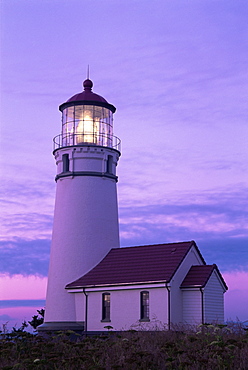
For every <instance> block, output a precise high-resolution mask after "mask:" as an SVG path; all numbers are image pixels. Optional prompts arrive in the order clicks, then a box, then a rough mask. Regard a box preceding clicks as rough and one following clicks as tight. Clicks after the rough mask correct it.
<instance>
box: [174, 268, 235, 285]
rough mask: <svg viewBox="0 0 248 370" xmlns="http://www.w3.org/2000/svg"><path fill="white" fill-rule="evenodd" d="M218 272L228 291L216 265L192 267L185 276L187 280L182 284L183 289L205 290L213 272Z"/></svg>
mask: <svg viewBox="0 0 248 370" xmlns="http://www.w3.org/2000/svg"><path fill="white" fill-rule="evenodd" d="M214 270H216V271H217V273H218V275H219V277H220V279H221V281H222V283H223V285H224V287H225V288H226V290H227V289H228V287H227V285H226V283H225V281H224V279H223V277H222V275H221V273H220V271H219V269H218V267H217V266H216V265H215V264H214V265H197V266H191V268H190V270H189V272H188V273H187V275H186V276H185V279H184V280H183V282H182V284H181V288H193V287H197V288H204V286H205V285H206V284H207V282H208V279H209V278H210V276H211V274H212V273H213V271H214Z"/></svg>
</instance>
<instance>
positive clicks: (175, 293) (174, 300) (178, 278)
mask: <svg viewBox="0 0 248 370" xmlns="http://www.w3.org/2000/svg"><path fill="white" fill-rule="evenodd" d="M202 264H203V263H202V260H201V258H200V256H199V253H198V252H197V250H196V248H195V247H192V248H191V249H190V251H189V253H188V254H187V255H186V256H185V258H184V260H183V261H182V263H181V265H180V267H179V269H178V270H177V272H176V273H175V275H174V277H173V279H172V281H171V323H172V324H179V323H182V322H183V293H182V290H181V289H180V285H181V284H182V282H183V280H184V278H185V276H186V275H187V273H188V271H189V269H190V267H191V266H192V265H202Z"/></svg>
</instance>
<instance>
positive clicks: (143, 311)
mask: <svg viewBox="0 0 248 370" xmlns="http://www.w3.org/2000/svg"><path fill="white" fill-rule="evenodd" d="M140 321H150V294H149V292H148V291H147V290H143V291H142V292H140Z"/></svg>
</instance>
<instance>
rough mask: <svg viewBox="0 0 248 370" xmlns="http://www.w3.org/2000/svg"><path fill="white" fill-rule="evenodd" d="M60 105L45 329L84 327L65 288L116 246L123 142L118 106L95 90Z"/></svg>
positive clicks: (87, 82)
mask: <svg viewBox="0 0 248 370" xmlns="http://www.w3.org/2000/svg"><path fill="white" fill-rule="evenodd" d="M92 87H93V83H92V81H91V80H90V79H86V80H85V81H84V83H83V89H84V90H83V91H82V92H80V93H78V94H76V95H74V96H72V97H71V98H70V99H69V100H67V101H66V102H65V103H63V104H61V105H60V106H59V110H60V111H61V113H62V129H61V133H60V134H59V135H58V136H56V137H55V138H54V150H53V155H54V158H55V162H56V167H57V174H56V177H55V181H56V199H55V210H54V224H53V233H52V243H51V254H50V265H49V274H48V286H47V296H46V311H45V320H44V324H43V325H41V326H40V327H39V331H43V330H45V331H46V330H61V329H62V330H63V329H72V330H77V329H80V327H81V329H82V330H84V329H83V325H84V323H83V321H82V322H79V321H78V319H77V313H76V310H77V308H76V307H77V305H76V303H75V299H76V298H75V295H74V294H70V293H68V292H67V291H66V289H65V286H66V285H67V284H69V283H70V282H73V281H74V280H76V279H78V278H79V277H80V276H82V275H84V274H86V273H87V272H88V271H90V270H91V269H92V268H93V267H95V266H96V265H97V264H98V263H99V262H100V261H101V260H102V259H103V257H105V255H106V254H107V253H108V252H109V251H110V249H111V248H118V247H119V246H120V244H119V224H118V204H117V189H116V183H117V176H116V167H117V163H118V160H119V157H120V140H119V139H118V138H117V137H115V136H114V135H113V114H114V113H115V111H116V108H115V107H114V106H113V105H111V104H109V103H108V102H107V101H106V100H105V99H104V98H103V97H102V96H100V95H98V94H96V93H94V92H93V91H92Z"/></svg>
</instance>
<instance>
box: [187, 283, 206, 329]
mask: <svg viewBox="0 0 248 370" xmlns="http://www.w3.org/2000/svg"><path fill="white" fill-rule="evenodd" d="M182 293H183V323H187V324H190V325H199V324H201V323H202V295H201V291H200V289H197V290H190V289H187V290H183V291H182Z"/></svg>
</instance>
